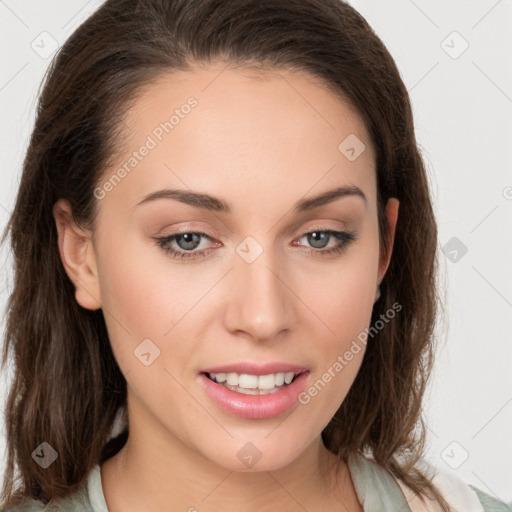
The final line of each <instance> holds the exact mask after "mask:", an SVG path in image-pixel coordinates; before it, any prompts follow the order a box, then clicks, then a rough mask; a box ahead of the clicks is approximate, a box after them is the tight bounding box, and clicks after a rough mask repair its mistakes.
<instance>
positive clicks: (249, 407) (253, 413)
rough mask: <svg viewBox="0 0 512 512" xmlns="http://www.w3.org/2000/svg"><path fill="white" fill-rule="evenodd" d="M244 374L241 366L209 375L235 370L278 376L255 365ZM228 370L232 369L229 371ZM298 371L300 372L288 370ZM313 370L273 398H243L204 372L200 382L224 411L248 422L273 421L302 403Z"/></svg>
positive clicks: (259, 396) (265, 368) (282, 369)
mask: <svg viewBox="0 0 512 512" xmlns="http://www.w3.org/2000/svg"><path fill="white" fill-rule="evenodd" d="M242 367H243V368H244V371H240V369H241V365H234V366H222V367H218V368H212V369H210V370H209V371H208V372H207V373H224V372H227V373H229V370H230V369H232V368H236V369H238V371H236V372H235V373H244V372H245V373H248V374H250V375H268V374H269V373H278V372H277V371H275V370H271V369H270V370H269V368H272V365H268V366H267V365H266V366H264V367H259V368H255V367H254V366H252V367H251V368H250V371H246V370H247V367H246V366H243V365H242ZM226 368H227V369H228V370H226ZM279 368H280V369H281V371H285V370H284V368H291V367H290V366H289V365H288V366H286V365H280V367H279ZM232 371H234V370H232ZM287 371H297V370H293V369H290V370H287ZM297 373H298V371H297ZM308 375H309V371H305V372H303V373H301V374H300V375H298V376H297V377H296V378H295V380H294V381H293V382H292V383H291V384H288V386H286V387H284V388H283V389H281V390H280V391H277V392H275V393H272V394H270V395H243V394H242V393H237V392H236V391H231V390H230V389H227V388H225V387H224V386H221V385H220V384H217V383H216V382H214V381H212V380H211V379H210V378H208V377H207V376H206V375H205V374H204V373H201V374H200V375H199V380H200V381H201V384H202V385H203V386H204V390H205V391H206V393H207V395H208V396H209V397H210V398H211V399H212V400H213V401H214V402H215V403H216V404H217V405H218V406H219V407H220V408H221V409H222V410H223V411H224V412H227V413H228V414H231V415H233V416H238V417H240V418H247V419H266V418H273V417H275V416H278V415H279V414H282V413H284V412H285V411H287V410H289V409H290V408H291V407H293V405H294V404H296V403H297V402H298V397H299V395H300V394H301V393H302V392H303V391H304V388H305V386H306V380H307V378H308Z"/></svg>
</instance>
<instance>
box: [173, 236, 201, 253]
mask: <svg viewBox="0 0 512 512" xmlns="http://www.w3.org/2000/svg"><path fill="white" fill-rule="evenodd" d="M194 237H195V240H194ZM180 240H185V245H184V246H183V245H182V244H180ZM198 241H199V237H198V236H197V234H196V233H185V234H183V235H179V237H178V238H177V240H176V243H177V244H178V245H179V246H180V248H181V249H185V250H186V249H189V250H190V249H195V248H196V247H197V245H198Z"/></svg>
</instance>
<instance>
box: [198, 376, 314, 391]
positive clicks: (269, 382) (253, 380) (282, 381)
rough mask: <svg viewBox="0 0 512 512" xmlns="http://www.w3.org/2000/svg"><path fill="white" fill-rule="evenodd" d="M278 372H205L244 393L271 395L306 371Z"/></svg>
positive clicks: (224, 384)
mask: <svg viewBox="0 0 512 512" xmlns="http://www.w3.org/2000/svg"><path fill="white" fill-rule="evenodd" d="M305 372H306V370H302V371H299V372H278V373H269V374H266V375H252V374H247V373H235V372H228V373H226V372H219V373H215V372H203V375H205V376H206V377H207V378H208V379H210V380H211V381H213V382H215V383H216V384H219V385H220V386H222V387H224V388H226V389H229V390H230V391H234V392H236V393H241V394H243V395H271V394H273V393H277V392H278V391H281V390H282V389H285V388H286V387H287V386H289V385H290V384H291V383H292V382H294V381H295V379H296V378H297V377H298V376H299V375H301V374H302V373H305Z"/></svg>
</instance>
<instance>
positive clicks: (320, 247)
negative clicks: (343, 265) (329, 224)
mask: <svg viewBox="0 0 512 512" xmlns="http://www.w3.org/2000/svg"><path fill="white" fill-rule="evenodd" d="M313 229H314V230H313V231H308V232H307V233H304V234H303V235H302V236H301V237H300V238H299V240H300V239H302V238H306V239H307V241H308V243H309V244H311V246H312V247H313V249H315V250H313V251H309V252H312V253H314V254H320V255H326V254H334V253H339V252H341V251H342V250H344V249H345V248H346V247H347V246H348V245H349V244H351V243H352V242H355V240H356V236H355V233H353V232H352V233H348V232H346V231H335V230H333V229H320V228H313ZM331 240H335V241H336V240H338V242H337V244H336V245H334V246H333V247H330V248H328V249H326V247H327V245H328V243H329V242H330V241H331Z"/></svg>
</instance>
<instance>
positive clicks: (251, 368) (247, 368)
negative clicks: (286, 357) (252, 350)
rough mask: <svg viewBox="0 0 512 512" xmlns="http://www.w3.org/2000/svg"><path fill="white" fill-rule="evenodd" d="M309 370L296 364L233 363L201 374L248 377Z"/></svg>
mask: <svg viewBox="0 0 512 512" xmlns="http://www.w3.org/2000/svg"><path fill="white" fill-rule="evenodd" d="M305 370H307V368H305V367H304V366H297V365H295V364H288V363H266V364H255V363H249V362H245V363H233V364H224V365H222V366H216V367H215V368H208V369H206V370H202V372H201V373H238V374H241V373H245V374H247V375H270V374H271V373H283V372H284V373H287V372H293V373H301V372H303V371H305Z"/></svg>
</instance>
